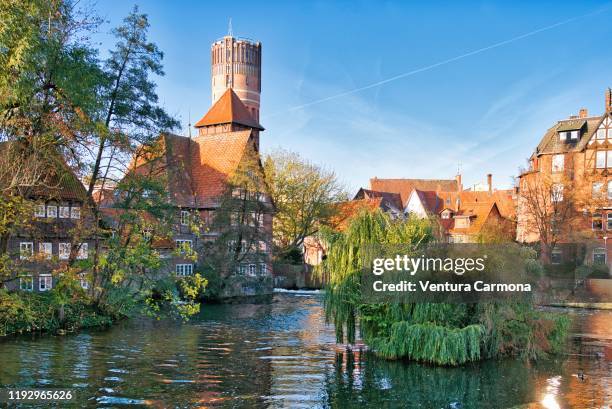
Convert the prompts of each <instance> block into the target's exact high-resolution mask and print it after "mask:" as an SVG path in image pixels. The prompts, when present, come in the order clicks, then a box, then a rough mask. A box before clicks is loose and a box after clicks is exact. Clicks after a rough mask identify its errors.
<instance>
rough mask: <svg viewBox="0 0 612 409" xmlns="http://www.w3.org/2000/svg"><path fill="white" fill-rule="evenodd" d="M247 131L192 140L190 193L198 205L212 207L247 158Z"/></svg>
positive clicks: (249, 134)
mask: <svg viewBox="0 0 612 409" xmlns="http://www.w3.org/2000/svg"><path fill="white" fill-rule="evenodd" d="M251 132H252V131H251V130H245V131H238V132H228V133H224V134H217V135H212V136H209V135H207V136H201V137H198V138H196V139H195V141H194V142H195V149H193V150H192V152H191V172H192V177H193V186H194V192H195V194H196V197H197V199H198V203H200V204H206V205H209V204H212V203H213V202H214V201H215V199H216V198H218V197H219V196H221V195H222V194H223V192H224V190H225V189H226V187H227V181H228V179H229V177H231V176H232V175H233V174H234V172H235V171H236V169H237V168H238V165H239V164H240V163H241V162H242V160H243V158H244V157H245V155H247V154H248V153H249V152H248V148H249V141H250V137H251Z"/></svg>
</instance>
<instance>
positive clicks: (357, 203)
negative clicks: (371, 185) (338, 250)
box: [329, 197, 383, 231]
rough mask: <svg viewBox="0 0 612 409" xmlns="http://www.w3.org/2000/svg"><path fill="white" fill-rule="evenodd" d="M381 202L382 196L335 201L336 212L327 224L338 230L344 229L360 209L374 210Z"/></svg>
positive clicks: (378, 207)
mask: <svg viewBox="0 0 612 409" xmlns="http://www.w3.org/2000/svg"><path fill="white" fill-rule="evenodd" d="M382 202H383V198H382V197H378V198H374V199H358V200H349V201H346V202H340V203H337V204H336V205H335V206H336V210H337V212H336V214H335V215H334V216H333V217H332V218H331V219H330V221H329V225H330V226H331V227H332V228H333V229H335V230H338V231H342V230H344V229H346V228H347V227H348V225H349V223H350V222H351V220H352V218H353V217H355V216H357V215H358V214H359V213H360V212H361V211H364V210H365V211H368V212H374V211H376V210H377V209H380V208H381V205H382Z"/></svg>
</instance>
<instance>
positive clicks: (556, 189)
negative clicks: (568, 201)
mask: <svg viewBox="0 0 612 409" xmlns="http://www.w3.org/2000/svg"><path fill="white" fill-rule="evenodd" d="M551 200H552V201H553V202H562V201H563V185H562V184H561V183H555V184H554V185H552V194H551Z"/></svg>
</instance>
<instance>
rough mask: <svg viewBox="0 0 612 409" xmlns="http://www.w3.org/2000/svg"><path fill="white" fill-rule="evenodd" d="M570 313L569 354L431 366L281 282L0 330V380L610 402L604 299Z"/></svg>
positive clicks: (439, 403) (108, 393)
mask: <svg viewBox="0 0 612 409" xmlns="http://www.w3.org/2000/svg"><path fill="white" fill-rule="evenodd" d="M570 313H571V314H573V315H574V316H575V317H576V320H575V328H574V341H573V345H572V346H571V347H570V348H569V349H568V354H567V355H564V356H562V357H559V358H557V359H553V360H546V361H538V362H537V363H529V362H524V361H520V360H512V359H510V360H508V359H507V360H501V361H496V360H492V361H485V362H480V363H478V364H473V365H468V366H464V367H460V368H439V367H431V366H427V365H421V364H416V363H409V362H395V361H394V362H389V361H385V360H381V359H378V358H376V357H374V356H372V355H371V354H368V353H360V352H347V351H346V350H345V348H343V347H340V346H337V345H336V344H335V340H334V333H333V327H331V326H328V325H326V324H325V319H324V314H323V310H322V305H321V299H320V296H319V295H316V294H286V293H278V294H275V296H274V299H273V300H272V302H270V303H264V304H242V305H210V306H209V305H205V306H203V311H202V313H201V314H200V315H199V316H198V317H197V318H195V319H192V320H191V321H190V322H188V323H186V324H182V323H177V322H172V321H155V320H151V319H140V320H130V321H126V322H123V323H120V324H119V325H116V326H114V327H112V328H111V329H110V330H104V331H83V332H81V333H78V334H76V335H68V336H42V337H34V338H33V337H16V338H11V339H7V340H4V341H0V385H2V386H3V387H29V388H73V389H74V390H75V391H76V396H77V398H76V400H75V402H73V403H72V406H74V407H127V406H130V405H149V406H151V407H158V408H171V407H177V408H179V407H180V408H191V407H205V408H216V407H220V408H281V407H282V408H285V407H287V408H302V407H303V408H353V407H354V408H377V409H378V408H460V407H461V408H465V409H467V408H470V409H471V408H483V409H484V408H486V409H494V408H512V407H517V406H521V405H526V406H521V407H526V408H548V409H555V408H609V407H612V406H611V405H612V311H607V312H606V311H586V310H572V311H571V312H570ZM581 373H584V379H581V378H582V377H581V376H580V374H581ZM68 406H70V405H62V407H68ZM28 407H31V406H28Z"/></svg>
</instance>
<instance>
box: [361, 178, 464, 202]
mask: <svg viewBox="0 0 612 409" xmlns="http://www.w3.org/2000/svg"><path fill="white" fill-rule="evenodd" d="M370 188H371V189H372V190H376V191H380V192H390V193H397V194H399V195H400V197H401V199H402V207H406V204H407V202H408V199H409V198H410V194H411V193H412V190H413V189H419V190H423V191H434V192H436V191H444V192H456V191H457V190H459V186H458V184H457V181H456V180H454V179H378V178H373V179H370Z"/></svg>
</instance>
